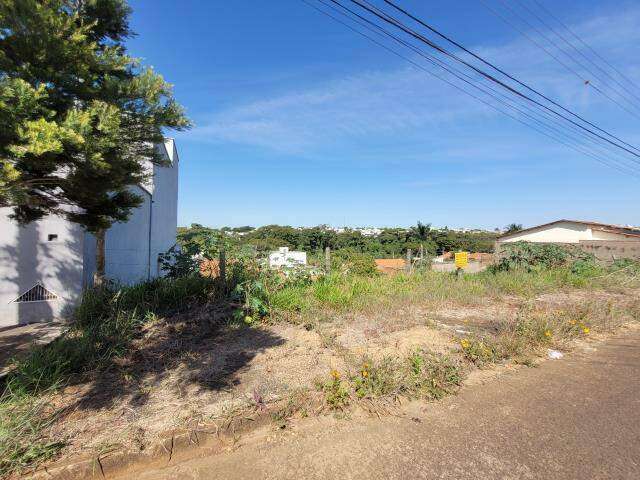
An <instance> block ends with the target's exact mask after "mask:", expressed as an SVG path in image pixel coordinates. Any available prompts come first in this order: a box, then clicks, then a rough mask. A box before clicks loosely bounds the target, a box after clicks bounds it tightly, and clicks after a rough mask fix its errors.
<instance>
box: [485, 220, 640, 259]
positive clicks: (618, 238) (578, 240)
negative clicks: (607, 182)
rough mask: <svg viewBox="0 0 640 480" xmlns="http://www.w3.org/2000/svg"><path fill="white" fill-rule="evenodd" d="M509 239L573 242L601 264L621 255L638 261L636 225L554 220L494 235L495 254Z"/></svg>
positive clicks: (638, 231) (639, 246) (639, 241)
mask: <svg viewBox="0 0 640 480" xmlns="http://www.w3.org/2000/svg"><path fill="white" fill-rule="evenodd" d="M513 242H532V243H554V244H560V245H574V246H576V247H579V248H580V249H582V250H583V251H585V252H587V253H590V254H593V255H594V256H595V257H596V259H597V260H598V261H600V262H602V263H605V264H607V263H611V262H613V261H615V260H620V259H623V258H632V259H636V260H640V228H637V227H630V226H626V227H623V226H619V225H609V224H606V223H598V222H583V221H578V220H556V221H555V222H551V223H545V224H544V225H539V226H537V227H531V228H526V229H524V230H520V231H517V232H511V233H507V234H504V235H502V236H500V237H498V239H497V241H496V254H497V255H498V256H500V254H501V251H502V250H503V249H502V246H503V245H507V244H509V243H513Z"/></svg>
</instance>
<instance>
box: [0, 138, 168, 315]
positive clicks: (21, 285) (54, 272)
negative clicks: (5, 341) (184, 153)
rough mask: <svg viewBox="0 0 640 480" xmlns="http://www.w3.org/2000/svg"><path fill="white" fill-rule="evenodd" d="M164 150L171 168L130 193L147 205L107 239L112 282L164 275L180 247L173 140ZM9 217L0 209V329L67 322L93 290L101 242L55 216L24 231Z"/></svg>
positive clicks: (108, 272) (155, 170)
mask: <svg viewBox="0 0 640 480" xmlns="http://www.w3.org/2000/svg"><path fill="white" fill-rule="evenodd" d="M158 148H160V149H161V152H162V153H163V155H165V157H166V159H167V160H168V161H169V165H168V166H159V165H151V164H150V165H149V168H150V169H152V171H153V177H152V180H151V181H150V182H149V184H148V185H143V186H138V185H136V186H133V187H131V188H132V189H133V190H134V191H135V192H136V193H137V194H139V195H140V196H142V197H143V198H144V202H143V203H142V205H141V206H140V207H139V208H137V209H135V210H134V211H133V212H132V213H131V217H130V218H129V220H128V221H127V222H125V223H116V224H114V225H113V226H112V227H111V228H110V229H109V230H108V231H107V234H106V237H105V254H106V264H105V272H106V276H107V277H108V278H110V279H113V280H115V281H117V282H120V283H125V284H131V283H136V282H139V281H144V280H148V279H151V278H154V277H157V276H159V275H161V274H162V272H161V269H160V266H159V262H158V255H159V254H160V253H163V252H166V251H167V250H168V249H169V248H171V246H173V245H174V244H175V242H176V228H177V216H178V210H177V207H178V169H179V160H178V153H177V150H176V147H175V144H174V142H173V140H167V141H166V142H165V143H164V144H163V145H159V147H158ZM10 213H11V209H10V208H2V209H0V328H1V327H6V326H12V325H20V324H26V323H32V322H41V321H48V320H52V319H56V318H62V317H65V316H67V315H68V314H69V313H70V311H71V309H72V307H73V306H74V305H75V304H76V302H77V301H78V299H79V297H80V295H81V293H82V290H83V289H84V288H86V287H87V286H90V285H91V281H92V279H93V274H94V272H95V253H96V241H95V237H93V235H91V234H89V233H87V232H85V231H84V230H83V229H82V227H80V226H79V225H77V224H74V223H70V222H68V221H67V220H66V219H64V218H61V217H55V216H49V217H46V218H43V219H42V220H39V221H37V222H33V223H31V224H29V225H26V226H24V227H20V226H19V225H17V224H16V223H15V222H14V221H13V220H11V219H9V214H10Z"/></svg>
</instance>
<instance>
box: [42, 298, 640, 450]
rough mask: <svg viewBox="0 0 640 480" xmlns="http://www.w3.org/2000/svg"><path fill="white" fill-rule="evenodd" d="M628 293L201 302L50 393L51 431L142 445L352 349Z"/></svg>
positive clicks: (342, 361) (259, 401)
mask: <svg viewBox="0 0 640 480" xmlns="http://www.w3.org/2000/svg"><path fill="white" fill-rule="evenodd" d="M637 298H638V292H637V291H633V292H628V293H627V294H624V295H623V294H611V293H607V292H593V291H590V292H581V291H575V292H569V293H554V294H545V295H541V296H539V297H537V298H536V299H534V300H529V301H526V300H522V299H517V298H503V299H500V300H495V301H489V300H487V301H482V302H479V304H478V305H476V306H473V307H469V306H457V305H455V304H451V305H447V306H444V307H442V306H440V307H438V308H435V309H429V308H427V307H420V306H404V307H402V308H398V309H396V310H393V309H382V310H380V311H379V312H374V313H367V314H360V313H348V314H347V313H345V314H337V313H336V314H334V315H332V316H331V317H329V318H323V319H318V322H317V323H315V324H314V325H312V326H310V325H307V326H306V327H305V326H304V325H294V324H289V323H278V324H273V325H262V326H259V327H233V326H228V325H226V324H225V323H223V321H222V320H223V319H224V318H225V315H226V312H224V311H221V310H220V309H219V308H217V307H212V306H208V307H205V308H200V309H198V310H197V311H192V312H190V313H188V314H182V315H178V316H175V317H172V318H166V319H158V320H157V321H155V322H154V323H152V324H150V325H148V326H147V327H145V330H144V333H143V335H142V336H141V337H140V338H138V339H137V340H136V341H135V342H134V343H133V344H132V346H131V349H130V353H129V354H128V355H126V356H125V357H124V358H121V359H118V360H117V361H115V362H114V364H113V365H112V367H111V368H109V369H107V370H105V371H100V372H97V373H95V374H94V376H93V377H92V378H88V379H83V381H82V382H80V381H78V382H77V383H75V384H72V385H69V386H68V387H66V388H65V389H63V390H61V391H60V392H59V393H58V394H56V396H55V397H54V398H53V399H52V402H53V403H54V404H55V405H56V406H57V407H59V408H60V409H61V411H62V413H61V415H60V416H59V418H58V420H57V422H56V423H55V424H54V425H53V427H52V429H51V432H50V435H51V436H52V437H55V438H62V439H65V441H66V442H67V446H66V447H65V448H64V450H63V452H62V456H63V457H64V456H69V455H74V456H76V455H81V454H87V455H96V454H100V453H101V452H106V451H110V450H113V449H116V448H118V449H128V450H137V451H142V450H144V449H145V448H147V447H148V446H149V445H150V444H152V443H154V442H156V441H157V440H158V439H160V438H161V437H162V435H163V434H164V433H165V432H167V431H170V430H172V429H179V428H183V429H184V428H190V427H192V426H194V425H199V424H207V423H210V422H212V421H215V420H217V419H224V418H226V417H229V416H233V415H235V414H237V412H239V411H251V410H252V409H253V411H260V410H261V409H263V408H264V406H265V405H267V404H269V403H272V402H276V401H278V400H280V399H286V398H287V397H288V396H290V395H291V394H292V393H293V392H296V391H299V390H300V389H314V388H315V384H316V382H317V379H320V378H322V379H326V378H327V376H328V373H329V372H330V371H331V370H339V371H344V370H345V369H349V368H350V362H351V361H352V360H353V359H360V358H364V357H369V358H382V357H384V356H387V355H403V356H404V355H408V354H409V353H410V352H411V351H414V350H416V349H418V348H420V349H423V350H425V351H429V352H434V353H440V354H449V353H450V354H456V353H459V352H460V345H459V340H460V338H462V337H464V336H465V335H467V334H468V332H490V331H493V330H495V329H496V328H497V326H498V325H499V324H500V323H501V322H504V321H508V320H509V319H513V317H514V316H515V315H517V312H518V311H519V309H520V308H522V306H523V305H524V304H525V303H526V302H529V303H533V304H534V307H535V308H540V309H553V308H560V307H563V308H564V307H567V305H572V304H575V305H579V304H582V303H584V302H586V301H590V302H593V301H597V302H613V303H616V304H622V303H624V302H628V301H631V300H634V299H636V300H637ZM513 368H515V367H513V366H509V365H507V366H500V367H498V371H494V372H493V373H480V374H475V376H472V378H471V379H470V380H471V382H472V383H474V382H479V383H482V382H484V381H487V380H489V379H490V378H491V377H492V375H494V376H495V374H497V373H499V370H500V369H507V370H511V369H513ZM485 372H486V371H485Z"/></svg>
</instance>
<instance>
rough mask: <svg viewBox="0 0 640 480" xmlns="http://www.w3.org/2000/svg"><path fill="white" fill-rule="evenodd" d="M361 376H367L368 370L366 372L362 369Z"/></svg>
mask: <svg viewBox="0 0 640 480" xmlns="http://www.w3.org/2000/svg"><path fill="white" fill-rule="evenodd" d="M362 376H363V377H364V378H367V377H368V376H369V372H367V371H366V370H362Z"/></svg>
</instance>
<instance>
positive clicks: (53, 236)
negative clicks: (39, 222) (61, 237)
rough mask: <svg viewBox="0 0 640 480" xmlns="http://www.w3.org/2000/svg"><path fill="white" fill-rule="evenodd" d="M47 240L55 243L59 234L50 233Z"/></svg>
mask: <svg viewBox="0 0 640 480" xmlns="http://www.w3.org/2000/svg"><path fill="white" fill-rule="evenodd" d="M47 238H48V239H49V241H50V242H55V241H56V240H58V234H57V233H50V234H49V236H48V237H47Z"/></svg>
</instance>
